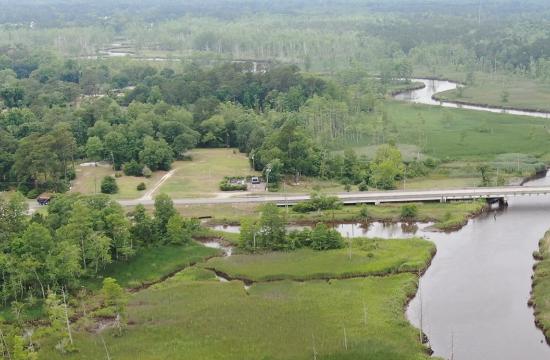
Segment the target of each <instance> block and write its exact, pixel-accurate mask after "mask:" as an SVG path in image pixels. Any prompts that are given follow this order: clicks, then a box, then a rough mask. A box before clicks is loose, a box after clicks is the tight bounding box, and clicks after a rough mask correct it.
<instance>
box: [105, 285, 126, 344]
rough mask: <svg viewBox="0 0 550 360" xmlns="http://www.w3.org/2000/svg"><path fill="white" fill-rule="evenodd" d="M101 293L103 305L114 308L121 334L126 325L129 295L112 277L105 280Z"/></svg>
mask: <svg viewBox="0 0 550 360" xmlns="http://www.w3.org/2000/svg"><path fill="white" fill-rule="evenodd" d="M101 295H102V297H103V305H104V306H106V307H107V308H109V310H112V311H113V313H114V314H115V321H116V326H117V329H118V333H119V335H121V334H122V329H123V327H124V325H125V319H126V304H127V303H128V296H127V295H126V292H125V291H124V289H123V288H122V287H121V286H120V285H119V284H118V283H117V281H116V280H115V279H113V278H110V277H107V278H105V279H104V280H103V287H102V288H101Z"/></svg>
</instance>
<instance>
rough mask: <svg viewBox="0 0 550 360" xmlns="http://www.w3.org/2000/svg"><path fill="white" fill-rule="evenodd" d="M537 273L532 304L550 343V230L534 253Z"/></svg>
mask: <svg viewBox="0 0 550 360" xmlns="http://www.w3.org/2000/svg"><path fill="white" fill-rule="evenodd" d="M533 256H534V258H535V260H537V261H538V262H537V263H536V264H535V274H534V276H533V292H532V296H531V299H530V304H531V305H532V306H533V308H534V309H535V320H536V324H537V326H538V327H539V328H540V329H541V330H542V331H543V333H544V335H545V337H546V341H547V343H548V344H549V345H550V231H548V232H547V233H546V234H545V235H544V237H543V238H542V239H541V240H540V242H539V250H538V251H535V253H534V254H533Z"/></svg>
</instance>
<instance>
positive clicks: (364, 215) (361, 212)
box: [359, 205, 369, 220]
mask: <svg viewBox="0 0 550 360" xmlns="http://www.w3.org/2000/svg"><path fill="white" fill-rule="evenodd" d="M359 216H361V219H363V220H367V219H368V218H369V208H368V207H367V205H362V206H361V210H359Z"/></svg>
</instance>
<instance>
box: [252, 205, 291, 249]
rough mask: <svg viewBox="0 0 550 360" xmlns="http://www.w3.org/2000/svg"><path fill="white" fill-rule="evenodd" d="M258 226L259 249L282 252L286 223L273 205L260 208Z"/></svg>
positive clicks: (284, 245) (284, 244)
mask: <svg viewBox="0 0 550 360" xmlns="http://www.w3.org/2000/svg"><path fill="white" fill-rule="evenodd" d="M261 211H262V216H261V218H260V224H259V236H258V240H259V242H258V243H259V247H263V248H266V249H273V250H283V249H284V248H285V247H286V245H287V243H286V222H285V219H284V216H283V215H281V212H280V211H279V208H278V207H277V206H276V205H275V204H266V205H264V206H263V207H262V210H261Z"/></svg>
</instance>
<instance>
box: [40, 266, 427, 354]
mask: <svg viewBox="0 0 550 360" xmlns="http://www.w3.org/2000/svg"><path fill="white" fill-rule="evenodd" d="M183 278H184V277H182V279H180V280H178V281H173V280H172V281H168V282H166V283H164V284H162V285H157V286H155V287H153V288H150V289H147V290H145V291H142V292H139V293H137V294H136V295H134V296H132V299H131V301H130V304H129V322H130V324H131V325H130V326H129V328H128V330H127V331H126V332H125V334H124V335H123V336H121V337H114V336H111V335H110V334H109V332H110V331H105V332H103V333H102V336H103V338H104V340H105V343H106V344H105V345H106V348H107V349H108V351H109V354H110V357H111V359H117V360H126V359H128V360H165V359H171V360H180V359H181V360H188V359H201V360H203V359H204V360H209V359H211V360H218V359H227V360H243V359H251V360H252V359H254V360H256V359H304V360H306V359H313V358H317V359H334V360H336V359H339V360H341V359H349V360H352V359H353V360H356V359H373V360H374V359H379V360H387V359H392V360H401V359H402V360H415V359H427V358H428V355H427V354H426V352H425V349H424V347H423V346H422V345H421V344H420V342H419V341H418V331H417V330H415V329H414V328H413V327H412V326H411V325H410V324H409V323H408V322H407V320H406V319H405V316H404V311H403V309H404V306H405V304H406V301H407V298H408V297H410V296H411V295H412V294H414V293H415V291H416V284H417V279H416V276H415V275H413V274H398V275H393V276H388V277H381V278H363V279H350V280H332V281H330V282H326V281H311V282H305V283H296V282H275V283H265V284H256V285H254V286H252V287H251V288H250V289H249V290H248V291H246V290H245V289H244V287H243V284H242V283H241V282H239V281H233V282H230V283H220V282H217V281H213V280H200V281H195V280H185V279H183ZM73 336H74V337H75V343H76V346H77V347H78V353H75V354H74V355H61V354H60V353H58V352H57V351H55V350H51V347H49V346H48V347H47V348H45V349H44V350H43V352H42V354H41V355H43V356H44V358H45V359H52V360H54V359H79V360H92V359H93V360H96V359H104V358H106V355H105V348H104V346H103V343H102V340H101V337H100V336H99V335H97V334H92V333H83V332H78V333H76V334H74V335H73Z"/></svg>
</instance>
